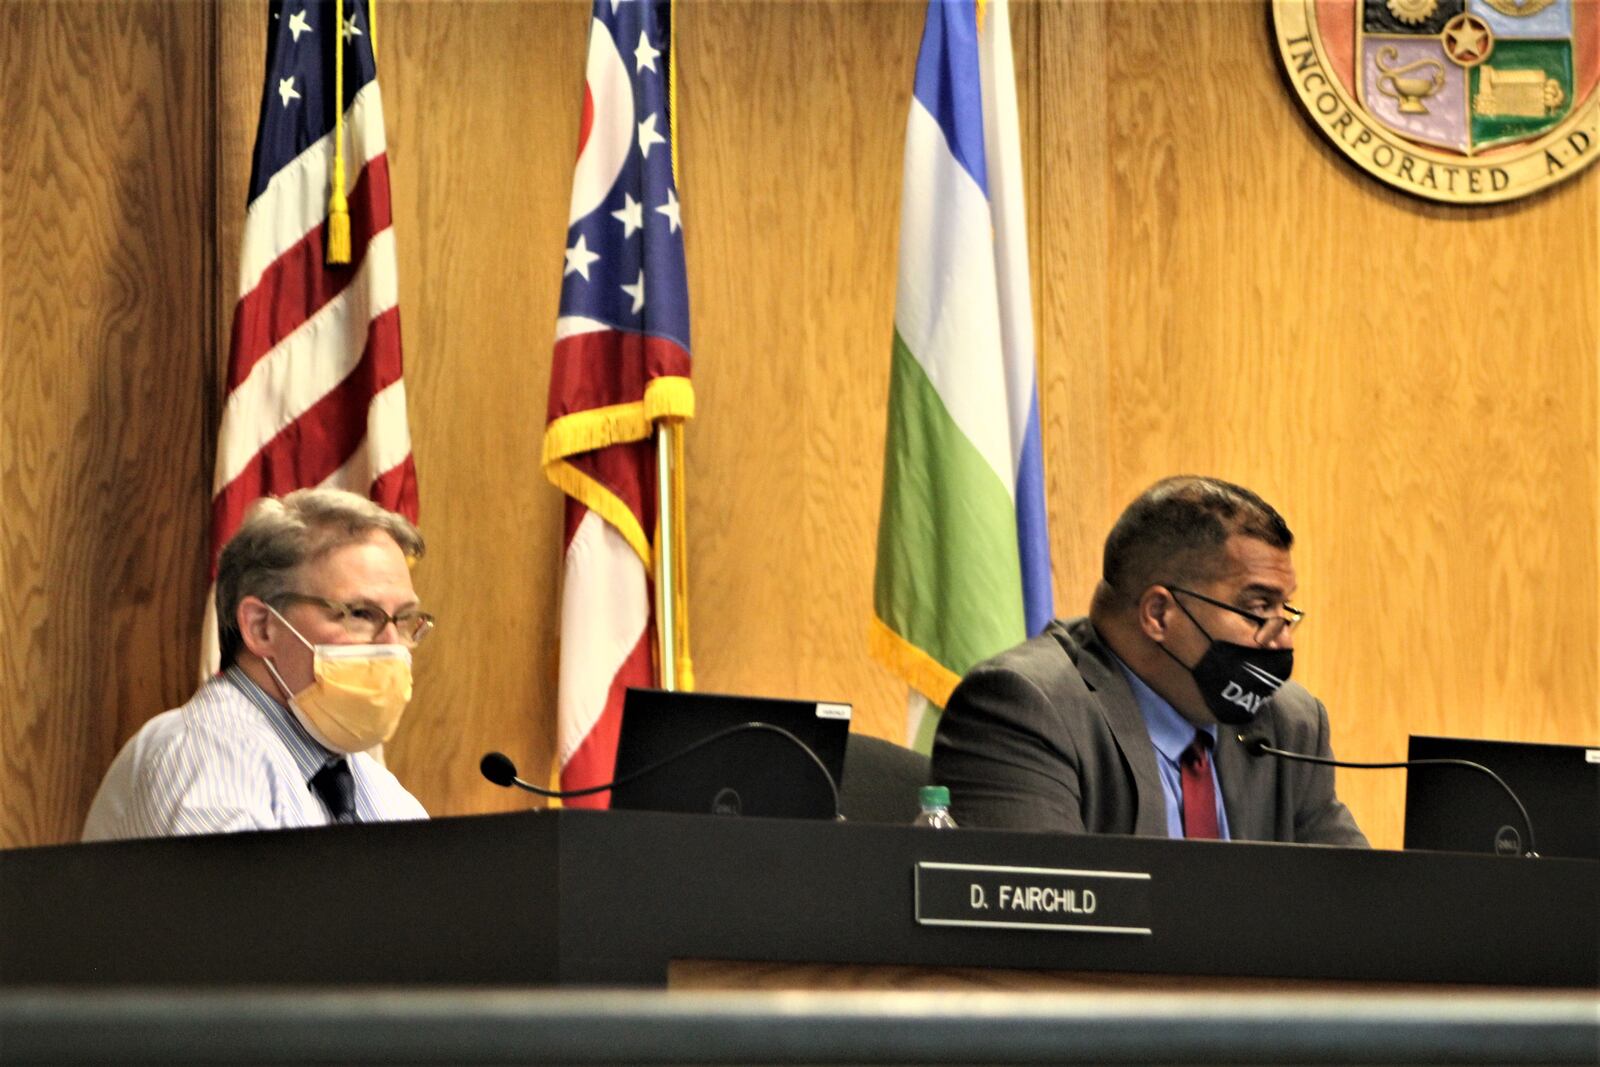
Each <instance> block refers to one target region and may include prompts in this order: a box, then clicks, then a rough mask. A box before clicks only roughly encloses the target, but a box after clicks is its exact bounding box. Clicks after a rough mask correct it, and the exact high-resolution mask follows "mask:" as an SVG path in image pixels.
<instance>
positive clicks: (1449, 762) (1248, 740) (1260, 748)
mask: <svg viewBox="0 0 1600 1067" xmlns="http://www.w3.org/2000/svg"><path fill="white" fill-rule="evenodd" d="M1234 736H1235V737H1237V738H1238V739H1239V743H1240V744H1241V745H1243V746H1244V750H1245V751H1246V752H1247V753H1249V754H1250V755H1252V756H1256V757H1261V756H1276V757H1277V758H1278V759H1286V760H1296V761H1298V762H1300V763H1320V764H1322V765H1323V766H1325V767H1353V768H1355V769H1356V770H1360V771H1386V770H1394V769H1396V768H1400V767H1466V768H1469V769H1471V770H1474V771H1478V772H1480V773H1482V774H1487V775H1488V776H1489V777H1490V778H1492V779H1494V784H1495V785H1497V786H1499V787H1500V788H1501V789H1503V790H1505V794H1506V796H1508V797H1510V798H1511V803H1513V804H1515V805H1516V806H1517V813H1518V814H1520V815H1521V816H1522V825H1523V828H1524V829H1526V830H1527V831H1528V848H1527V851H1525V852H1523V853H1522V854H1523V856H1525V857H1528V858H1530V859H1537V858H1538V856H1539V851H1538V849H1537V848H1535V847H1534V844H1533V820H1532V819H1530V818H1528V809H1527V808H1525V807H1523V805H1522V799H1521V798H1520V797H1518V796H1517V794H1516V792H1515V791H1514V790H1513V789H1512V788H1511V787H1510V786H1509V785H1507V784H1506V781H1505V779H1504V778H1501V777H1500V776H1499V775H1498V774H1496V773H1494V771H1492V770H1490V769H1489V768H1488V767H1485V766H1484V765H1483V764H1481V763H1473V762H1472V761H1471V760H1465V759H1407V760H1395V761H1394V762H1392V763H1356V762H1353V761H1351V760H1337V759H1331V758H1329V757H1327V756H1312V755H1308V754H1307V753H1304V752H1290V751H1288V750H1286V749H1281V748H1273V747H1272V746H1271V745H1269V744H1267V741H1266V738H1263V737H1251V736H1249V735H1247V734H1235V735H1234Z"/></svg>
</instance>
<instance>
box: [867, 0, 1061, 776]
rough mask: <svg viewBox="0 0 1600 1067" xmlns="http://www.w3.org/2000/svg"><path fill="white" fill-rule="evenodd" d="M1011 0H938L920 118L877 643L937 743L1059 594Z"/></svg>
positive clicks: (914, 109) (883, 518)
mask: <svg viewBox="0 0 1600 1067" xmlns="http://www.w3.org/2000/svg"><path fill="white" fill-rule="evenodd" d="M1034 359H1035V357H1034V339H1033V309H1032V301H1031V297H1030V294H1029V281H1028V244H1027V218H1026V210H1025V205H1024V202H1023V186H1022V151H1021V144H1020V134H1019V131H1018V122H1017V100H1016V78H1015V74H1014V71H1013V68H1012V58H1011V31H1010V25H1009V22H1008V17H1007V11H1006V4H1005V0H988V2H987V3H985V4H982V5H979V4H977V3H975V2H974V0H931V2H930V3H929V4H928V11H927V19H926V23H925V27H924V30H923V36H922V47H921V51H920V52H919V54H918V57H917V73H916V83H915V88H914V92H913V98H912V103H911V116H910V119H909V121H908V123H907V130H906V155H905V179H904V192H903V195H902V202H901V214H900V275H899V289H898V293H897V296H896V301H895V329H894V347H893V363H892V371H891V378H890V389H889V419H888V434H887V440H886V444H885V450H884V452H885V455H884V476H883V507H882V512H881V514H880V517H879V526H878V560H877V576H876V581H875V588H874V597H873V603H874V618H873V621H872V627H871V635H870V644H871V648H872V651H873V653H874V655H875V656H876V657H877V658H878V659H880V660H881V661H882V662H884V663H885V664H886V665H887V666H889V667H890V669H892V670H894V671H895V672H896V673H897V674H899V675H900V676H901V677H903V678H904V679H905V680H906V682H907V683H908V684H909V685H910V686H911V689H912V700H911V709H910V714H909V720H910V721H909V722H908V729H907V733H908V737H909V739H910V741H911V744H912V747H914V748H916V749H918V750H920V751H923V752H926V751H929V750H930V749H931V747H932V744H933V734H934V729H935V727H936V726H937V721H938V710H937V709H940V708H942V707H943V706H944V704H945V702H946V701H947V700H948V699H949V696H950V692H951V690H953V689H954V688H955V685H956V683H957V682H958V681H959V680H960V678H961V675H962V674H964V673H965V672H966V671H967V670H968V669H969V668H971V667H972V666H973V665H974V664H976V663H978V662H979V661H980V660H983V659H986V658H988V657H989V656H992V655H994V654H995V653H997V652H999V651H1001V650H1003V649H1005V648H1008V647H1010V646H1011V645H1014V644H1017V643H1018V642H1020V641H1022V640H1024V639H1025V638H1026V637H1028V636H1030V635H1033V634H1037V633H1038V632H1039V631H1040V630H1042V629H1043V628H1044V627H1045V625H1046V624H1047V623H1048V622H1049V621H1050V618H1051V616H1052V614H1053V613H1054V612H1053V605H1052V593H1051V578H1050V545H1049V536H1048V532H1047V529H1046V525H1047V524H1046V515H1045V503H1044V464H1043V456H1042V447H1041V444H1040V435H1039V398H1038V386H1037V383H1036V374H1035V365H1034Z"/></svg>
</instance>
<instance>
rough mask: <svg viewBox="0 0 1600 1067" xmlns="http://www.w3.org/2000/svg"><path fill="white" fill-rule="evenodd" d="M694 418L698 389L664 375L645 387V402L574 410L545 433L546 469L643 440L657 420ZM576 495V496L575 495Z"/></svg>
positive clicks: (554, 423) (547, 428) (553, 423)
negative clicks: (561, 462)
mask: <svg viewBox="0 0 1600 1067" xmlns="http://www.w3.org/2000/svg"><path fill="white" fill-rule="evenodd" d="M692 418H694V386H693V385H692V384H691V383H690V381H689V379H688V378H684V377H681V376H678V375H663V376H662V377H660V378H655V379H653V380H652V381H651V382H650V384H649V385H646V386H645V389H644V399H643V400H635V401H631V402H629V403H626V404H610V405H607V406H606V407H598V408H589V409H587V410H585V411H574V412H572V413H571V414H570V415H562V416H561V417H560V418H557V419H554V420H552V421H551V423H550V425H548V426H546V427H545V430H544V466H545V468H546V469H547V470H548V469H549V467H550V466H551V464H553V463H557V462H559V461H560V460H563V459H566V458H567V457H568V456H575V455H578V454H579V453H581V452H594V451H596V450H598V449H601V448H609V447H611V446H612V445H618V444H625V443H627V442H629V441H643V440H644V439H645V438H647V437H649V436H650V434H651V432H652V431H653V430H654V427H655V422H656V420H657V419H692ZM574 495H576V494H574Z"/></svg>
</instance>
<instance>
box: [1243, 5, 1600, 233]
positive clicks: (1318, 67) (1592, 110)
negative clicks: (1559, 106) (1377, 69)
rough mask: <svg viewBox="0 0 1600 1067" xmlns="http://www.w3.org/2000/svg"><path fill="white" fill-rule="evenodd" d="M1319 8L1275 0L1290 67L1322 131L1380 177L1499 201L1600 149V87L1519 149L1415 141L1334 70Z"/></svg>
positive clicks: (1427, 193) (1562, 174)
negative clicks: (1491, 151)
mask: <svg viewBox="0 0 1600 1067" xmlns="http://www.w3.org/2000/svg"><path fill="white" fill-rule="evenodd" d="M1315 7H1316V0H1272V21H1273V36H1274V38H1275V40H1276V42H1277V46H1278V56H1279V58H1280V59H1281V60H1282V61H1283V69H1284V74H1285V75H1286V76H1287V77H1288V79H1289V81H1290V83H1291V84H1292V85H1293V86H1294V90H1295V95H1296V96H1298V97H1299V98H1300V105H1301V106H1302V107H1303V108H1305V110H1306V114H1307V115H1309V116H1310V117H1311V119H1312V121H1313V122H1315V123H1316V125H1317V128H1318V129H1319V130H1320V131H1321V132H1322V135H1323V136H1324V137H1326V138H1328V139H1329V140H1330V141H1332V142H1333V143H1334V144H1336V145H1338V146H1339V149H1340V151H1342V152H1343V153H1344V154H1345V155H1346V156H1347V157H1349V159H1350V160H1351V162H1353V163H1355V164H1356V166H1358V167H1360V168H1361V169H1362V170H1364V171H1366V172H1367V173H1368V174H1371V175H1372V176H1373V177H1375V178H1377V179H1379V180H1380V181H1382V182H1384V183H1386V184H1388V185H1391V186H1393V187H1394V188H1396V189H1400V190H1402V191H1403V192H1407V193H1410V194H1412V195H1413V196H1420V197H1423V198H1424V199H1427V200H1436V201H1439V202H1441V203H1446V204H1498V203H1504V202H1505V201H1507V200H1516V199H1518V198H1520V197H1524V196H1528V195H1530V194H1532V193H1536V192H1538V191H1540V190H1541V189H1545V188H1547V187H1549V186H1551V185H1555V184H1556V183H1558V182H1561V181H1565V180H1566V179H1567V178H1570V177H1572V176H1573V175H1575V174H1577V173H1578V172H1579V171H1581V170H1582V169H1583V168H1584V167H1587V166H1588V165H1589V164H1590V163H1593V162H1594V160H1595V157H1596V156H1600V89H1596V90H1592V91H1591V92H1590V94H1589V99H1588V100H1586V101H1584V102H1583V104H1582V105H1581V106H1579V107H1577V108H1574V109H1573V112H1572V114H1570V115H1568V116H1567V117H1566V119H1565V120H1563V121H1562V123H1561V125H1559V126H1557V127H1556V128H1555V129H1553V130H1551V131H1550V132H1549V133H1546V134H1544V135H1543V136H1541V137H1540V138H1539V139H1538V140H1536V141H1531V142H1528V143H1527V144H1525V145H1523V146H1521V149H1520V151H1518V152H1515V153H1511V152H1507V153H1505V154H1501V155H1495V156H1493V157H1491V158H1487V159H1470V158H1468V157H1464V156H1460V155H1457V154H1456V153H1454V152H1442V151H1437V150H1434V149H1430V148H1426V147H1424V146H1422V145H1417V144H1413V143H1412V142H1410V141H1408V140H1406V139H1405V138H1403V137H1401V136H1400V135H1399V134H1397V133H1394V132H1393V131H1391V130H1389V129H1387V128H1385V127H1384V126H1382V125H1381V124H1379V122H1378V121H1377V119H1375V118H1373V117H1372V116H1371V115H1369V114H1368V112H1367V111H1366V110H1365V109H1364V108H1362V107H1361V105H1360V104H1358V103H1357V102H1356V100H1355V99H1354V98H1353V97H1352V96H1351V95H1350V93H1349V92H1348V91H1347V90H1346V89H1345V87H1344V85H1343V84H1342V83H1341V82H1340V81H1339V78H1338V76H1337V75H1335V74H1334V73H1333V72H1332V71H1331V70H1329V69H1328V67H1327V64H1326V56H1327V51H1326V49H1324V48H1323V45H1322V35H1321V32H1320V30H1319V29H1318V26H1317V20H1316V11H1315ZM1359 58H1360V57H1356V59H1357V62H1359Z"/></svg>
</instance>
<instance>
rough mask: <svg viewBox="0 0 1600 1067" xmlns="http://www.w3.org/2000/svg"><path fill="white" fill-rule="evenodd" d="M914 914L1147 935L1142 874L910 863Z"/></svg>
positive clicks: (938, 922) (924, 920) (939, 922)
mask: <svg viewBox="0 0 1600 1067" xmlns="http://www.w3.org/2000/svg"><path fill="white" fill-rule="evenodd" d="M915 914H916V920H917V923H918V924H919V925H922V926H978V927H987V928H990V929H1020V930H1054V931H1058V932H1062V933H1094V934H1140V935H1145V936H1148V935H1149V934H1150V933H1151V928H1150V875H1149V874H1147V873H1144V872H1141V871H1086V870H1073V869H1070V868H1062V867H999V866H989V865H985V864H973V863H918V864H917V865H916V902H915Z"/></svg>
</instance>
